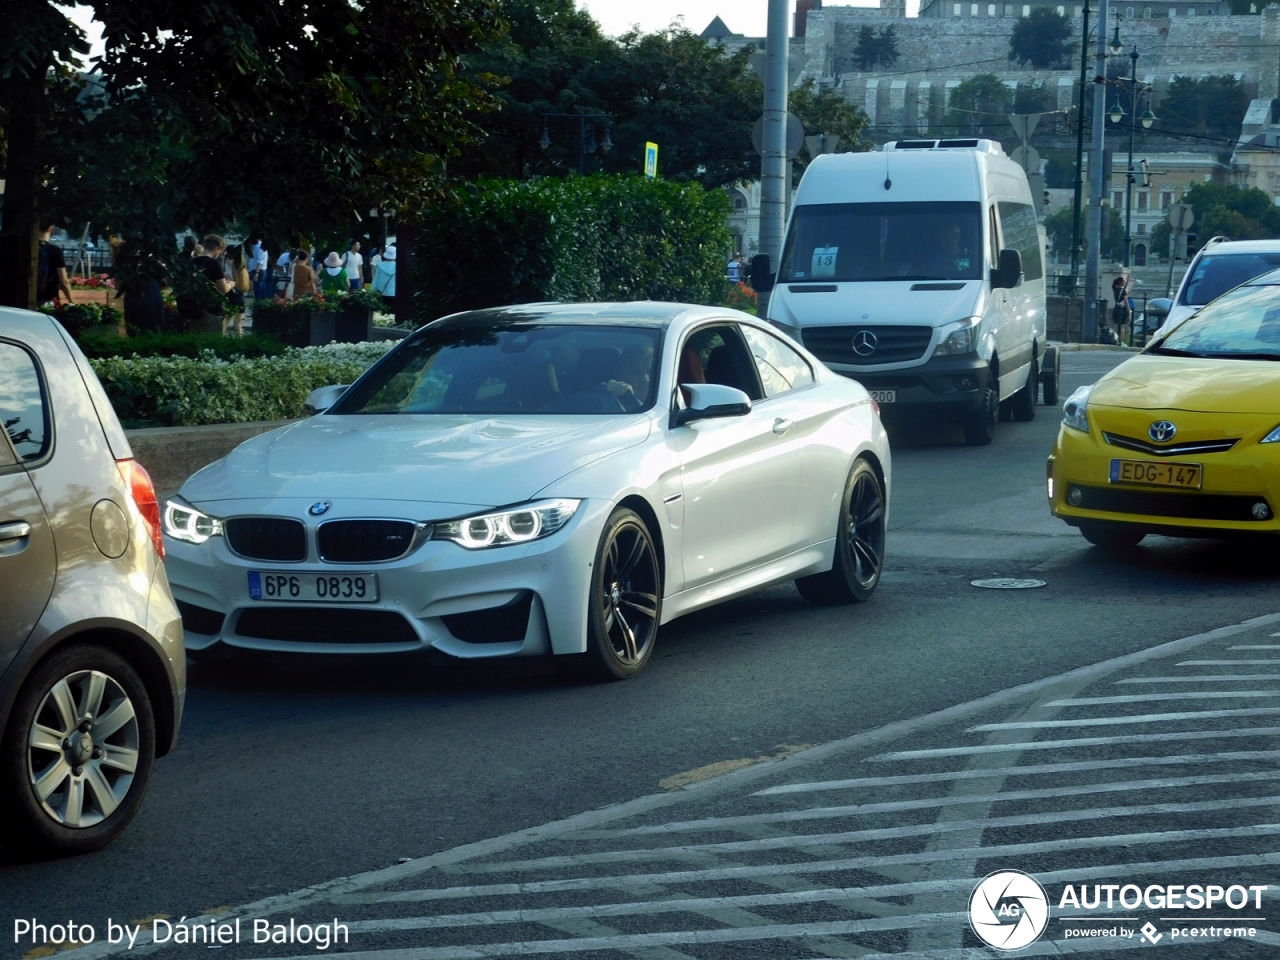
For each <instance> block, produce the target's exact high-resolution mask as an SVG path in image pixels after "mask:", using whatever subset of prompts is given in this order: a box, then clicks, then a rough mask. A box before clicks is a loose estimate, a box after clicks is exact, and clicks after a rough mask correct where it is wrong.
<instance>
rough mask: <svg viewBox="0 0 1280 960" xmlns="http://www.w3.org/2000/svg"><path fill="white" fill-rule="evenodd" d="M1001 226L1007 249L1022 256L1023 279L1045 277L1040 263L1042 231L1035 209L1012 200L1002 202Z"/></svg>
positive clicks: (1042, 265)
mask: <svg viewBox="0 0 1280 960" xmlns="http://www.w3.org/2000/svg"><path fill="white" fill-rule="evenodd" d="M1000 226H1001V227H1002V228H1003V230H1004V241H1005V246H1006V247H1012V248H1013V249H1014V250H1017V251H1018V253H1020V254H1022V277H1023V279H1024V280H1039V279H1040V278H1042V277H1043V276H1044V264H1043V263H1041V261H1040V230H1039V228H1038V222H1037V220H1036V211H1035V208H1033V207H1031V206H1029V205H1028V204H1025V203H1014V202H1012V201H1010V200H1001V201H1000Z"/></svg>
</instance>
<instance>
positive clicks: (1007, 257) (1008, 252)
mask: <svg viewBox="0 0 1280 960" xmlns="http://www.w3.org/2000/svg"><path fill="white" fill-rule="evenodd" d="M1021 283H1022V254H1020V253H1019V252H1018V251H1017V250H1013V249H1010V248H1009V247H1005V248H1004V249H1003V250H1001V251H1000V266H999V267H997V268H996V271H995V274H994V275H993V276H992V277H991V286H992V287H994V288H996V289H997V290H998V289H1006V290H1012V289H1013V288H1014V287H1016V286H1019V285H1020V284H1021Z"/></svg>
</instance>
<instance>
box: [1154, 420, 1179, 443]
mask: <svg viewBox="0 0 1280 960" xmlns="http://www.w3.org/2000/svg"><path fill="white" fill-rule="evenodd" d="M1177 434H1178V428H1177V427H1175V426H1174V425H1173V424H1172V423H1170V422H1169V421H1168V420H1157V421H1156V422H1155V423H1153V424H1152V425H1151V426H1149V427H1147V436H1148V437H1150V438H1151V439H1152V440H1154V441H1155V442H1156V443H1168V442H1169V441H1170V440H1172V439H1173V438H1174V437H1175V436H1177Z"/></svg>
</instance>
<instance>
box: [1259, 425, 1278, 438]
mask: <svg viewBox="0 0 1280 960" xmlns="http://www.w3.org/2000/svg"><path fill="white" fill-rule="evenodd" d="M1258 442H1259V443H1280V424H1277V425H1276V428H1275V429H1274V430H1272V431H1271V432H1270V433H1268V434H1267V435H1266V436H1265V437H1263V438H1262V439H1261V440H1259V441H1258Z"/></svg>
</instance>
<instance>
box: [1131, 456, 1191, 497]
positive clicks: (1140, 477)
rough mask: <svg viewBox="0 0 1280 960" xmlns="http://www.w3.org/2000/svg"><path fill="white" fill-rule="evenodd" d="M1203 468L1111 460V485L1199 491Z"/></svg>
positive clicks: (1183, 464) (1146, 461)
mask: <svg viewBox="0 0 1280 960" xmlns="http://www.w3.org/2000/svg"><path fill="white" fill-rule="evenodd" d="M1203 473H1204V468H1203V467H1202V466H1201V465H1200V464H1198V463H1152V462H1151V461H1149V460H1112V461H1111V482H1112V483H1142V484H1147V485H1148V486H1152V487H1183V488H1185V489H1188V490H1199V489H1200V480H1201V476H1202V474H1203Z"/></svg>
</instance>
